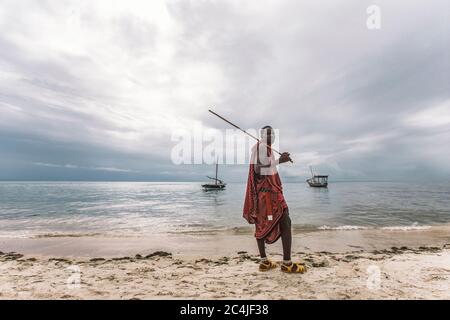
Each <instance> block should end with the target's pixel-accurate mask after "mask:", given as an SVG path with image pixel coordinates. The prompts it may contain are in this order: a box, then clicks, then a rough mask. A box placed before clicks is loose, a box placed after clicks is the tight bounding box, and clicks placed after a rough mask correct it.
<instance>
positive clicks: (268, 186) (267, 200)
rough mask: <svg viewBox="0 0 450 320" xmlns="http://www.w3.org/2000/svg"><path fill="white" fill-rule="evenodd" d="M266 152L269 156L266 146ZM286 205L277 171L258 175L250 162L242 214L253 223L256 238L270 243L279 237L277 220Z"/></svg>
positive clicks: (269, 150)
mask: <svg viewBox="0 0 450 320" xmlns="http://www.w3.org/2000/svg"><path fill="white" fill-rule="evenodd" d="M258 147H259V145H258V146H257V148H258ZM267 154H268V156H271V149H270V148H267ZM267 191H269V192H267ZM287 207H288V206H287V204H286V201H285V199H284V196H283V187H282V186H281V180H280V176H279V175H278V172H276V173H275V174H272V175H258V174H256V173H255V164H254V163H250V169H249V173H248V181H247V192H246V195H245V201H244V212H243V216H244V218H245V220H247V221H248V223H250V224H255V227H256V230H255V237H256V239H265V242H266V243H268V244H270V243H274V242H275V241H277V240H278V238H280V236H281V231H280V223H279V222H280V219H281V217H282V216H283V214H286V213H285V209H287Z"/></svg>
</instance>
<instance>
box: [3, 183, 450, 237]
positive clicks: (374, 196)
mask: <svg viewBox="0 0 450 320" xmlns="http://www.w3.org/2000/svg"><path fill="white" fill-rule="evenodd" d="M200 185H201V183H169V182H164V183H156V182H1V183H0V236H1V237H33V236H52V235H59V234H70V235H84V234H105V235H112V236H135V235H136V236H139V235H145V234H155V233H191V232H192V233H201V232H210V231H218V230H229V229H231V230H233V229H234V228H242V227H244V228H245V227H249V225H248V224H247V222H246V221H245V220H244V219H243V218H242V206H243V200H244V193H245V187H246V186H245V184H243V183H230V184H228V185H227V188H226V190H223V191H208V192H205V191H203V190H202V189H201V186H200ZM283 186H284V193H285V198H286V201H287V203H288V206H289V209H290V215H291V219H292V222H293V225H294V228H296V229H308V230H311V229H312V230H327V229H338V230H339V229H340V230H351V229H364V228H388V229H403V230H413V229H421V228H428V227H429V226H433V225H440V224H447V223H449V222H450V183H411V182H409V183H406V182H336V183H330V185H329V188H328V189H314V188H310V187H308V186H307V185H306V184H305V183H284V185H283Z"/></svg>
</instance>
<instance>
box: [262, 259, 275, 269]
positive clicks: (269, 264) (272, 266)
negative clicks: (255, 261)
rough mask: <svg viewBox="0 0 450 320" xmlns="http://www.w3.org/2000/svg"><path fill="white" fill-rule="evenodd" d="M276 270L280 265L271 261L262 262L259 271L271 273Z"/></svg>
mask: <svg viewBox="0 0 450 320" xmlns="http://www.w3.org/2000/svg"><path fill="white" fill-rule="evenodd" d="M275 268H278V263H276V262H273V261H270V260H266V261H261V263H260V264H259V271H269V270H271V269H275Z"/></svg>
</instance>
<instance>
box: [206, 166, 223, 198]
mask: <svg viewBox="0 0 450 320" xmlns="http://www.w3.org/2000/svg"><path fill="white" fill-rule="evenodd" d="M218 170H219V164H218V163H217V162H216V177H215V178H212V177H209V176H206V177H207V178H209V179H211V180H214V183H206V184H202V187H203V189H205V191H208V190H222V189H225V186H226V185H227V184H226V183H224V182H223V181H222V180H220V179H218V178H217V171H218Z"/></svg>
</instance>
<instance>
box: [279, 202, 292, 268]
mask: <svg viewBox="0 0 450 320" xmlns="http://www.w3.org/2000/svg"><path fill="white" fill-rule="evenodd" d="M280 230H281V242H282V244H283V262H286V263H289V262H290V261H291V246H292V230H291V218H290V217H289V210H288V209H286V212H285V213H284V214H283V217H282V218H281V220H280Z"/></svg>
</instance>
